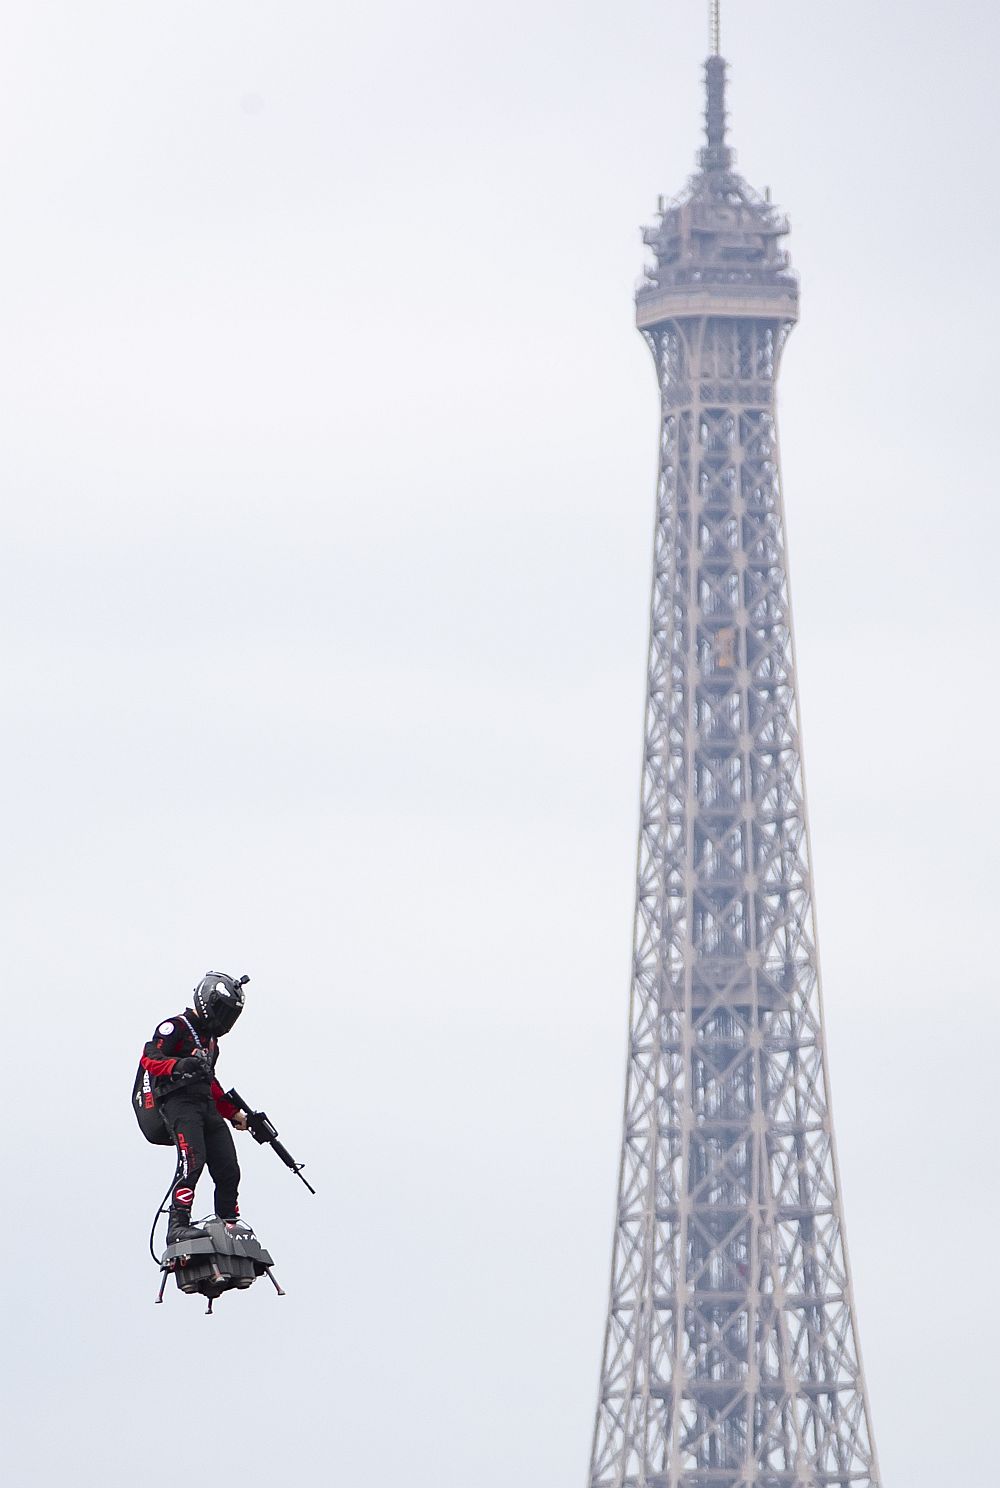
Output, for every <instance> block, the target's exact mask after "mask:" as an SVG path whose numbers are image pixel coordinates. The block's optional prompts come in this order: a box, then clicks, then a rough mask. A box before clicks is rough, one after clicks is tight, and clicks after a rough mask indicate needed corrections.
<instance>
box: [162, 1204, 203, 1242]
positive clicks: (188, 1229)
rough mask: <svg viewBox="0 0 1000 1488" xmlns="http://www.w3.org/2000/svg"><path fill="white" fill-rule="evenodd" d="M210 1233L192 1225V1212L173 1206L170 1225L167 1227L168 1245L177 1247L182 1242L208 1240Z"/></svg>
mask: <svg viewBox="0 0 1000 1488" xmlns="http://www.w3.org/2000/svg"><path fill="white" fill-rule="evenodd" d="M207 1239H208V1231H207V1230H200V1229H199V1228H198V1226H197V1225H193V1224H192V1223H191V1210H190V1209H178V1208H177V1206H176V1205H172V1206H171V1209H170V1223H169V1224H168V1225H167V1244H168V1245H177V1244H178V1242H179V1241H181V1240H207Z"/></svg>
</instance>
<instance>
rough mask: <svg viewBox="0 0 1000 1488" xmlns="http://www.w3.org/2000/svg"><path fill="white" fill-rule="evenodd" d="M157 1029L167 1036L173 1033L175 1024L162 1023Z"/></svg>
mask: <svg viewBox="0 0 1000 1488" xmlns="http://www.w3.org/2000/svg"><path fill="white" fill-rule="evenodd" d="M156 1031H157V1033H162V1034H163V1037H164V1038H166V1037H167V1034H169V1033H173V1031H174V1025H173V1024H172V1023H161V1024H160V1026H159V1028H158V1029H157V1030H156Z"/></svg>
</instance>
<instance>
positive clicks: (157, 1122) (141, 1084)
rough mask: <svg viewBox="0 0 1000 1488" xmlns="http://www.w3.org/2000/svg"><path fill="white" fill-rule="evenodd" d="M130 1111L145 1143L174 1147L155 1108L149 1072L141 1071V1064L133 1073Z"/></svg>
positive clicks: (165, 1126)
mask: <svg viewBox="0 0 1000 1488" xmlns="http://www.w3.org/2000/svg"><path fill="white" fill-rule="evenodd" d="M132 1110H133V1111H134V1112H135V1119H136V1121H138V1123H139V1130H140V1131H141V1132H142V1134H143V1136H144V1137H145V1138H146V1141H147V1142H152V1143H153V1144H154V1145H155V1146H157V1147H172V1146H173V1145H174V1139H173V1137H172V1136H171V1135H170V1131H169V1129H168V1127H167V1123H166V1122H165V1121H164V1119H163V1117H162V1116H161V1115H160V1112H159V1109H158V1107H157V1104H156V1098H155V1096H154V1095H153V1082H152V1080H151V1079H150V1075H149V1070H147V1069H143V1067H142V1065H141V1064H140V1066H139V1068H138V1069H137V1070H136V1072H135V1084H134V1085H133V1086H132Z"/></svg>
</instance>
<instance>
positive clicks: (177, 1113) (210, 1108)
mask: <svg viewBox="0 0 1000 1488" xmlns="http://www.w3.org/2000/svg"><path fill="white" fill-rule="evenodd" d="M160 1110H161V1111H162V1113H163V1117H164V1120H165V1121H166V1123H167V1125H168V1126H169V1128H170V1130H171V1133H172V1134H173V1138H174V1141H175V1143H176V1144H177V1174H176V1177H175V1179H174V1190H173V1199H172V1206H173V1208H174V1209H181V1210H184V1211H186V1212H187V1213H189V1214H190V1212H191V1205H192V1204H193V1203H194V1190H195V1185H196V1184H197V1182H198V1179H199V1178H200V1177H201V1175H202V1173H203V1172H204V1170H205V1163H206V1162H207V1163H208V1171H209V1172H210V1173H211V1175H212V1177H213V1178H214V1180H215V1212H216V1214H218V1216H219V1217H220V1219H235V1218H236V1216H237V1215H238V1214H239V1212H240V1210H239V1203H238V1199H237V1195H238V1192H239V1186H240V1165H239V1163H238V1162H237V1160H236V1143H235V1142H234V1141H233V1134H232V1132H231V1131H230V1130H229V1127H228V1126H227V1125H226V1123H225V1121H224V1120H223V1119H222V1117H221V1116H220V1115H219V1113H218V1111H217V1110H216V1109H215V1101H214V1100H213V1099H212V1097H211V1095H210V1094H209V1092H208V1091H207V1090H206V1091H205V1092H204V1093H203V1094H202V1093H200V1092H198V1091H191V1092H190V1093H187V1092H185V1093H184V1094H179V1095H173V1096H168V1097H167V1098H166V1100H164V1101H163V1103H162V1105H161V1106H160Z"/></svg>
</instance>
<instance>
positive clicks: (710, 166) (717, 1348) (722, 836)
mask: <svg viewBox="0 0 1000 1488" xmlns="http://www.w3.org/2000/svg"><path fill="white" fill-rule="evenodd" d="M710 53H711V54H710V56H709V58H708V60H707V62H706V64H705V80H706V109H705V124H706V135H707V139H706V144H705V146H704V148H703V149H702V150H701V153H700V157H699V168H698V170H697V172H696V173H695V175H694V176H693V177H692V178H691V179H690V181H689V182H688V185H687V187H686V188H685V190H684V191H683V192H682V194H681V195H680V196H679V197H678V198H676V200H674V201H672V202H670V203H668V204H666V205H664V204H663V203H662V202H661V210H660V214H659V221H658V223H657V225H656V226H655V227H652V228H649V229H647V230H646V231H645V232H644V234H643V237H644V241H645V243H646V244H647V245H648V246H649V248H650V249H651V250H652V253H653V256H654V258H655V262H654V263H653V264H652V266H651V267H650V268H648V269H647V271H646V281H645V282H644V283H643V285H642V287H641V288H640V289H639V290H638V292H637V295H636V320H637V324H638V327H639V330H640V331H641V332H642V335H643V337H644V338H645V340H646V342H647V344H648V346H649V349H650V351H651V352H652V355H653V360H654V363H655V366H656V374H657V378H658V380H659V386H660V394H661V425H660V468H659V480H658V486H657V519H656V536H655V553H654V575H653V596H652V612H651V622H650V642H649V669H648V686H647V697H646V719H645V752H644V756H643V770H642V793H641V813H640V835H639V857H638V883H637V889H636V914H635V940H634V955H633V974H632V990H631V1011H630V1043H629V1059H628V1069H627V1081H626V1096H625V1121H624V1135H623V1140H622V1152H621V1169H620V1178H619V1194H618V1216H617V1225H616V1229H615V1237H614V1254H613V1260H612V1276H611V1299H610V1307H609V1312H608V1322H607V1332H606V1335H605V1344H604V1356H603V1365H602V1373H601V1386H600V1398H599V1402H598V1410H597V1421H596V1427H595V1431H594V1442H593V1454H592V1459H591V1468H590V1488H786V1485H797V1488H819V1485H828V1484H829V1485H837V1488H847V1485H848V1484H861V1485H864V1488H878V1485H879V1483H880V1481H881V1480H880V1477H879V1471H878V1464H877V1458H876V1453H875V1446H874V1442H873V1438H872V1431H871V1424H870V1416H869V1408H868V1401H867V1396H866V1391H865V1383H864V1377H863V1373H862V1368H861V1360H860V1356H859V1352H858V1343H857V1331H856V1325H855V1315H854V1312H855V1310H854V1302H853V1297H852V1293H851V1281H850V1274H849V1271H848V1264H847V1256H846V1251H845V1244H844V1230H843V1221H842V1216H841V1202H840V1183H839V1178H838V1173H837V1162H836V1155H835V1150H834V1141H833V1129H832V1125H831V1119H830V1107H829V1096H828V1084H827V1072H826V1063H827V1061H826V1051H825V1047H824V1034H823V1017H822V1005H821V997H820V985H819V967H818V962H817V954H816V931H815V924H814V916H813V895H812V878H811V872H810V864H809V838H808V830H807V824H806V806H805V797H804V790H803V781H802V756H801V746H800V738H799V719H798V706H797V701H796V682H795V652H794V645H793V637H792V619H791V612H790V608H789V596H788V577H787V568H786V561H785V539H784V532H783V514H782V498H781V479H780V467H779V459H778V435H777V426H776V421H775V390H776V381H777V374H778V367H779V363H780V358H781V353H782V349H783V347H784V345H785V341H786V339H787V337H788V334H789V332H790V330H791V328H792V327H793V326H794V325H795V322H796V320H797V319H798V299H799V297H798V281H797V278H796V276H795V275H794V273H793V272H792V270H791V268H790V266H789V258H788V254H787V252H786V251H785V250H784V249H783V247H782V246H781V245H782V240H783V239H784V237H785V235H786V234H787V232H788V223H787V221H786V219H785V218H784V217H783V216H782V215H781V214H780V213H779V211H778V210H777V209H776V208H775V207H774V206H773V205H772V204H771V201H770V198H769V196H766V197H761V196H759V195H758V194H757V193H756V192H755V191H753V190H752V189H751V188H750V187H749V186H748V185H747V183H746V182H745V181H744V180H743V178H742V177H741V176H740V175H739V174H737V172H736V170H735V168H734V154H733V151H732V150H731V149H730V148H729V146H728V144H727V142H726V137H727V127H726V122H727V121H726V64H725V62H724V61H723V58H722V56H721V53H720V48H719V13H718V4H717V0H716V3H713V4H712V6H711V43H710Z"/></svg>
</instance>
